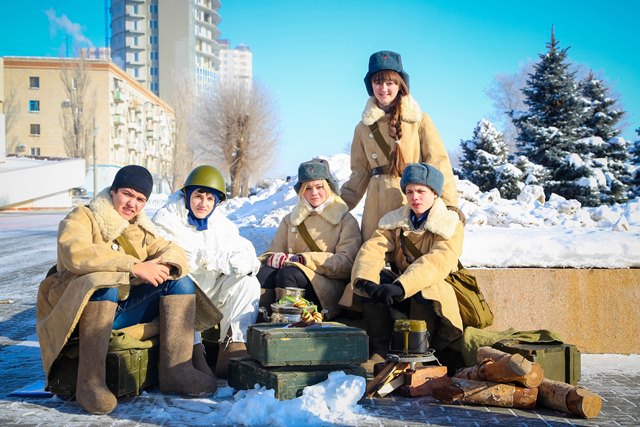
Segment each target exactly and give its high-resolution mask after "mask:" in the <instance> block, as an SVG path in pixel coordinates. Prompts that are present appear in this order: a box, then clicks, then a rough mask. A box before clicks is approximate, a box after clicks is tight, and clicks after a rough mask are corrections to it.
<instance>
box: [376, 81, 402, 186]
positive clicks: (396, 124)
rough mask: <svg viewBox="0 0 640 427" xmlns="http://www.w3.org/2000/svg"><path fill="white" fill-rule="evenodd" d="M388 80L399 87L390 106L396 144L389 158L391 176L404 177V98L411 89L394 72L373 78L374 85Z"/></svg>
mask: <svg viewBox="0 0 640 427" xmlns="http://www.w3.org/2000/svg"><path fill="white" fill-rule="evenodd" d="M387 80H391V81H393V82H394V83H395V84H397V85H398V86H399V88H398V95H397V96H396V99H394V100H393V102H392V103H391V104H390V105H389V111H388V114H389V136H390V137H391V139H393V141H394V144H393V146H392V147H391V153H390V154H389V158H390V161H391V166H390V170H389V175H396V176H402V171H403V170H404V168H405V166H406V162H405V160H404V156H403V155H402V150H400V144H399V142H400V139H401V138H402V97H403V96H407V95H409V87H408V86H407V84H406V83H405V81H404V79H403V78H402V76H400V74H399V73H397V72H396V71H393V70H380V71H378V72H377V73H375V74H374V75H373V76H371V82H372V83H382V82H385V81H387Z"/></svg>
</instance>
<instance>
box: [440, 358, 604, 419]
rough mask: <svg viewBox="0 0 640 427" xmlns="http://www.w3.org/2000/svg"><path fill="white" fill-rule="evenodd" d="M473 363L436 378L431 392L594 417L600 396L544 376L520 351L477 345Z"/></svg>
mask: <svg viewBox="0 0 640 427" xmlns="http://www.w3.org/2000/svg"><path fill="white" fill-rule="evenodd" d="M476 363H477V364H476V365H475V366H472V367H469V368H464V369H461V370H459V371H458V372H456V374H455V375H454V376H453V377H452V378H449V377H447V378H446V380H444V381H438V382H437V384H434V387H433V389H432V396H433V397H434V398H436V399H438V400H440V401H441V402H444V403H449V404H450V403H457V404H475V405H485V406H502V407H508V408H520V409H532V408H534V407H535V406H536V405H540V406H544V407H547V408H550V409H554V410H557V411H561V412H565V413H569V414H573V415H576V416H579V417H583V418H594V417H596V416H598V414H599V413H600V408H601V407H602V399H601V398H600V396H598V395H597V394H595V393H593V392H591V391H589V390H587V389H585V388H583V387H579V386H573V385H570V384H566V383H563V382H559V381H552V380H549V379H545V378H544V372H543V369H542V367H541V366H540V365H539V364H538V363H535V362H531V361H529V360H527V359H525V358H524V357H523V356H522V355H520V354H509V353H505V352H502V351H500V350H496V349H494V348H491V347H481V348H480V349H479V350H478V353H477V356H476Z"/></svg>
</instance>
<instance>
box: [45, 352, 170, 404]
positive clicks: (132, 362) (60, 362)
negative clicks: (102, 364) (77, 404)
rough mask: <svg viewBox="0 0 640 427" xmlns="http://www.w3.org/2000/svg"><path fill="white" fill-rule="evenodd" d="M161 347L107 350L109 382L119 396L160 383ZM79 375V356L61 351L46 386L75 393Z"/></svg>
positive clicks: (52, 391) (59, 392) (67, 393)
mask: <svg viewBox="0 0 640 427" xmlns="http://www.w3.org/2000/svg"><path fill="white" fill-rule="evenodd" d="M158 356H159V347H158V346H157V345H156V346H153V347H151V348H148V349H127V350H120V351H111V352H109V353H107V360H106V366H107V375H106V382H107V387H109V390H111V392H112V393H113V394H114V395H115V396H116V397H121V396H137V395H139V394H140V392H141V391H142V390H143V389H145V388H148V387H153V386H155V385H157V384H158ZM77 378H78V358H77V357H75V358H69V357H67V356H65V355H61V356H60V357H59V358H58V359H57V360H56V361H55V362H54V363H53V366H52V368H51V373H50V375H49V384H48V388H47V390H48V391H50V392H51V393H54V394H59V395H74V394H75V391H76V379H77Z"/></svg>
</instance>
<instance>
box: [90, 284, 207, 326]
mask: <svg viewBox="0 0 640 427" xmlns="http://www.w3.org/2000/svg"><path fill="white" fill-rule="evenodd" d="M195 292H196V284H195V283H193V280H191V278H190V277H189V276H185V277H183V278H181V279H178V280H167V281H166V282H164V283H162V284H160V285H158V286H153V285H150V284H148V283H145V284H142V285H136V286H131V292H129V297H128V298H127V299H125V300H122V301H118V288H104V289H98V290H97V291H95V292H94V293H93V295H92V296H91V298H89V301H111V302H115V303H117V304H118V308H116V314H115V316H114V319H113V329H121V328H126V327H127V326H132V325H137V324H138V323H147V322H150V321H152V320H153V319H155V318H156V317H158V315H159V314H160V306H159V304H160V298H161V297H163V296H165V295H193V294H195Z"/></svg>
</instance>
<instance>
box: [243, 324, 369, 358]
mask: <svg viewBox="0 0 640 427" xmlns="http://www.w3.org/2000/svg"><path fill="white" fill-rule="evenodd" d="M286 326H287V325H286V324H284V323H259V324H256V325H252V326H249V332H248V339H247V350H248V352H249V354H250V355H251V356H252V357H253V358H254V359H256V360H257V361H258V362H260V363H261V364H262V366H265V367H276V366H315V365H329V366H345V365H354V364H359V363H363V362H366V361H367V360H368V358H369V350H368V349H369V337H368V336H367V334H366V332H365V331H364V330H362V329H359V328H353V327H350V326H345V325H343V324H341V323H329V322H328V323H323V324H322V326H317V325H314V326H309V327H306V328H287V327H286Z"/></svg>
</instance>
